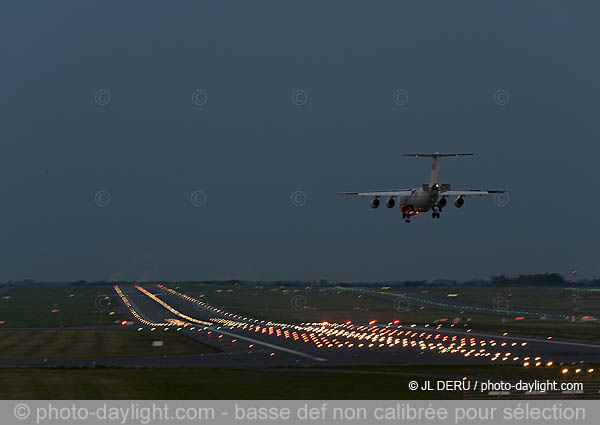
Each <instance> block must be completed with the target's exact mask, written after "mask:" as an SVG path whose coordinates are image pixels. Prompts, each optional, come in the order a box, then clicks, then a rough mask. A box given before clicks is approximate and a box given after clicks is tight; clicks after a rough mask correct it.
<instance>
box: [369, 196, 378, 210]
mask: <svg viewBox="0 0 600 425" xmlns="http://www.w3.org/2000/svg"><path fill="white" fill-rule="evenodd" d="M378 206H379V199H378V198H375V199H373V200H372V201H371V208H377V207H378Z"/></svg>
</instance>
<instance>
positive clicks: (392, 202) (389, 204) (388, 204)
mask: <svg viewBox="0 0 600 425" xmlns="http://www.w3.org/2000/svg"><path fill="white" fill-rule="evenodd" d="M394 205H396V200H395V199H394V198H390V199H388V200H387V202H386V203H385V206H386V207H388V208H394Z"/></svg>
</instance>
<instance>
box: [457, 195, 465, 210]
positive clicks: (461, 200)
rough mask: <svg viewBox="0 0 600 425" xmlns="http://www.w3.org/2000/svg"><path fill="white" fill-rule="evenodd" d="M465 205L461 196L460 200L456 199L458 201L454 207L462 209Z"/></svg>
mask: <svg viewBox="0 0 600 425" xmlns="http://www.w3.org/2000/svg"><path fill="white" fill-rule="evenodd" d="M464 203H465V200H464V199H463V197H462V196H459V197H458V198H456V201H454V206H455V207H456V208H460V207H462V206H463V204H464Z"/></svg>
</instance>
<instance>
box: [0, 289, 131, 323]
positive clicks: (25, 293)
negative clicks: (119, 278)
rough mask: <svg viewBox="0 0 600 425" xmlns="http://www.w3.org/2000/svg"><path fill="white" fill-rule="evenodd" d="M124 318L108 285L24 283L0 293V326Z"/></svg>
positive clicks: (119, 305)
mask: <svg viewBox="0 0 600 425" xmlns="http://www.w3.org/2000/svg"><path fill="white" fill-rule="evenodd" d="M124 318H125V315H124V310H122V307H121V304H120V302H119V300H118V297H117V295H116V293H115V291H114V290H113V288H112V286H111V285H90V286H82V285H77V286H75V285H70V286H25V287H15V288H11V289H10V290H9V291H8V292H3V293H1V294H0V322H4V323H3V324H0V329H2V327H11V328H14V327H42V328H50V327H61V326H85V325H108V324H113V323H114V322H115V321H120V320H122V319H124Z"/></svg>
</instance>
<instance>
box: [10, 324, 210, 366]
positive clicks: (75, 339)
mask: <svg viewBox="0 0 600 425" xmlns="http://www.w3.org/2000/svg"><path fill="white" fill-rule="evenodd" d="M155 340H160V341H163V346H162V347H153V346H152V341H155ZM212 351H214V350H213V349H211V348H210V347H208V346H206V345H204V344H201V343H199V342H196V341H193V340H191V339H189V338H186V337H185V336H183V335H180V334H178V333H175V332H150V331H149V330H144V331H140V332H138V331H136V330H64V329H63V330H0V360H43V359H48V360H65V359H87V358H89V359H92V358H102V357H138V356H159V355H164V354H168V355H175V354H197V353H209V352H212Z"/></svg>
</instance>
